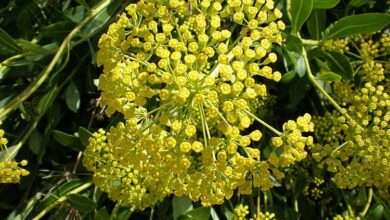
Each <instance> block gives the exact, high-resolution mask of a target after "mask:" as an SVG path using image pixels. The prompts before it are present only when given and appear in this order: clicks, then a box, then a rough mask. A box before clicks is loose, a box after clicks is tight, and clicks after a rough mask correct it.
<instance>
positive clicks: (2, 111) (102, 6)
mask: <svg viewBox="0 0 390 220" xmlns="http://www.w3.org/2000/svg"><path fill="white" fill-rule="evenodd" d="M111 1H113V0H103V1H102V2H101V3H99V4H98V5H97V6H95V7H94V8H93V9H92V10H91V12H90V14H89V15H88V16H87V17H86V18H84V20H82V21H81V22H80V24H79V25H78V26H77V27H75V28H74V29H73V30H72V31H71V32H70V33H69V34H68V36H66V37H65V39H64V41H63V42H62V44H61V46H60V47H59V48H58V50H57V52H56V54H55V55H54V57H53V59H52V60H51V62H50V63H49V65H48V66H47V68H46V69H45V70H44V71H43V72H42V74H41V75H39V76H38V78H37V79H36V80H35V81H34V82H33V83H31V84H30V85H29V86H28V87H27V88H26V89H24V90H23V91H22V92H21V93H20V94H19V95H18V96H16V97H15V98H14V99H13V100H12V101H10V102H9V103H7V104H6V105H5V107H4V108H2V109H0V119H2V118H4V117H5V116H6V115H7V114H8V113H10V112H11V111H13V110H14V109H16V108H17V107H18V106H19V104H20V103H22V102H23V101H25V100H26V99H28V98H29V97H30V96H31V95H32V94H33V93H34V92H35V91H36V90H37V89H38V88H39V87H40V86H41V85H42V83H43V82H44V81H45V80H46V78H47V77H48V76H49V75H50V73H51V72H52V70H53V68H54V67H55V65H56V64H57V62H58V60H59V59H60V58H61V57H62V55H63V54H64V53H65V52H66V48H67V47H68V46H69V43H70V41H71V40H72V38H73V37H74V36H75V35H76V34H78V33H79V31H80V30H81V28H82V27H84V26H85V25H86V24H87V23H88V22H89V21H90V20H92V19H93V18H94V17H95V16H96V15H97V14H98V13H99V12H100V11H101V10H103V9H105V8H106V7H107V6H108V4H109V3H110V2H111Z"/></svg>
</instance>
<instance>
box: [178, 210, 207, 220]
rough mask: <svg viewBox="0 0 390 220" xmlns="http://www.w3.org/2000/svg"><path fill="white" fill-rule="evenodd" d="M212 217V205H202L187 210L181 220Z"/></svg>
mask: <svg viewBox="0 0 390 220" xmlns="http://www.w3.org/2000/svg"><path fill="white" fill-rule="evenodd" d="M209 218H210V207H200V208H196V209H193V210H191V211H188V212H186V213H185V214H184V215H182V216H180V217H179V219H180V220H204V219H209Z"/></svg>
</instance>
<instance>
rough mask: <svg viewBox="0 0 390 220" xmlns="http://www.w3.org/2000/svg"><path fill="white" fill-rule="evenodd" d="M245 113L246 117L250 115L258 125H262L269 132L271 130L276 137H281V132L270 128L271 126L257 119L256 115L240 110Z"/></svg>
mask: <svg viewBox="0 0 390 220" xmlns="http://www.w3.org/2000/svg"><path fill="white" fill-rule="evenodd" d="M242 110H243V111H244V112H245V113H247V114H248V115H250V116H251V117H252V118H253V119H255V120H256V121H258V122H259V123H260V124H262V125H264V126H265V127H266V128H268V129H269V130H271V131H272V132H274V133H275V134H276V135H278V136H282V132H280V131H278V130H276V129H275V128H274V127H272V126H271V125H269V124H267V122H265V121H263V120H261V119H260V118H258V117H257V116H256V115H254V114H252V113H251V112H250V111H247V110H245V109H242Z"/></svg>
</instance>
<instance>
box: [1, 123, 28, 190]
mask: <svg viewBox="0 0 390 220" xmlns="http://www.w3.org/2000/svg"><path fill="white" fill-rule="evenodd" d="M1 124H2V122H1V121H0V125H1ZM7 143H8V140H7V139H6V138H5V137H4V130H3V129H0V149H1V151H0V153H4V154H6V153H7V152H4V151H7V147H6V144H7ZM5 157H6V156H5ZM19 165H20V166H26V165H27V161H26V160H22V161H21V162H19V163H18V162H15V161H11V160H9V159H5V160H4V161H0V183H18V182H19V181H20V177H21V176H27V175H28V174H29V172H28V171H27V170H25V169H23V168H21V167H19Z"/></svg>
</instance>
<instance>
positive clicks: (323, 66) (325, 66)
mask: <svg viewBox="0 0 390 220" xmlns="http://www.w3.org/2000/svg"><path fill="white" fill-rule="evenodd" d="M316 61H317V63H318V66H319V67H320V69H321V70H322V71H328V72H329V71H330V67H329V65H328V64H327V63H325V62H323V61H322V60H320V59H318V58H316Z"/></svg>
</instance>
